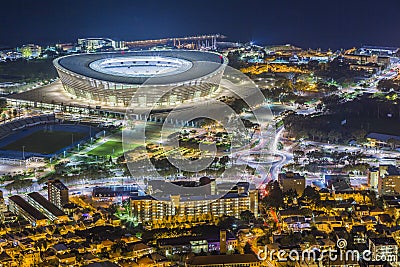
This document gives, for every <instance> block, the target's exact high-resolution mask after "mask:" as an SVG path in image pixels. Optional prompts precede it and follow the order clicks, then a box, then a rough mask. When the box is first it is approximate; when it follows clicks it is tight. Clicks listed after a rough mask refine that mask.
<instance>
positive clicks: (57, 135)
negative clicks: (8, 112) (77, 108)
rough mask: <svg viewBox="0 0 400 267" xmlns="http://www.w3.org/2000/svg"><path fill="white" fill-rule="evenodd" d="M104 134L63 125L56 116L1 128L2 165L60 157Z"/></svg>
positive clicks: (85, 128) (35, 117)
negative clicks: (33, 159)
mask: <svg viewBox="0 0 400 267" xmlns="http://www.w3.org/2000/svg"><path fill="white" fill-rule="evenodd" d="M100 130H101V129H100V128H98V127H91V126H88V125H83V124H71V123H68V122H64V123H61V122H60V121H59V120H58V119H56V117H55V115H54V114H43V115H39V116H32V117H26V118H21V119H16V120H13V121H11V122H8V123H4V124H2V126H1V127H0V159H1V160H0V161H1V162H3V161H4V160H5V159H19V160H25V159H29V158H31V157H38V158H52V157H56V156H58V155H60V154H63V153H66V152H68V151H70V150H71V149H73V148H74V147H76V146H77V145H78V144H82V143H84V142H86V141H87V140H88V139H90V138H91V137H94V136H96V134H97V133H98V132H99V131H100Z"/></svg>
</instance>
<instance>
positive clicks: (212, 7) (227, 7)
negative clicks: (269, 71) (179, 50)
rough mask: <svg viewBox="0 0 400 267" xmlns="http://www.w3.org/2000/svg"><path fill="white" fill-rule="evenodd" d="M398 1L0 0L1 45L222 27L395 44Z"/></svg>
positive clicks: (263, 37)
mask: <svg viewBox="0 0 400 267" xmlns="http://www.w3.org/2000/svg"><path fill="white" fill-rule="evenodd" d="M398 5H399V4H398V3H395V2H393V3H392V4H388V5H382V6H377V3H376V1H372V0H367V1H351V2H345V1H335V2H332V3H331V4H327V5H324V6H321V5H320V4H319V2H318V1H314V0H312V1H301V2H299V1H289V0H287V1H279V2H277V1H274V2H272V3H271V2H263V1H253V2H251V3H247V2H243V1H230V2H229V3H226V2H216V3H215V2H211V1H202V2H201V3H185V2H183V1H172V2H171V1H169V2H168V3H163V2H160V1H147V2H139V3H134V4H133V3H131V2H130V1H125V0H123V1H120V2H118V3H113V2H109V3H95V2H93V1H85V2H84V3H79V5H71V4H70V3H69V2H67V1H57V2H53V1H49V0H44V1H41V2H40V3H37V2H33V1H21V0H19V1H12V2H7V3H4V4H3V10H6V11H7V12H4V13H3V14H2V16H1V18H0V25H5V27H2V28H1V30H0V33H1V34H0V45H1V46H8V47H12V46H19V45H22V44H25V43H39V44H52V43H56V42H71V41H74V40H76V39H77V38H80V37H103V36H104V37H110V38H115V39H121V40H142V39H153V38H163V37H172V36H173V37H178V36H190V35H193V34H194V33H199V34H203V33H204V34H206V33H222V34H224V35H226V36H227V37H228V39H227V40H233V41H242V42H250V41H253V42H254V43H256V44H260V45H265V44H284V43H292V44H294V45H298V46H301V47H310V48H323V49H327V48H331V49H339V48H346V47H353V46H359V45H368V44H374V45H375V44H376V45H383V46H397V45H398V44H399V43H400V37H399V36H397V35H394V34H393V29H395V28H396V27H397V26H399V24H400V23H399V22H398V21H397V20H396V14H395V12H396V6H398Z"/></svg>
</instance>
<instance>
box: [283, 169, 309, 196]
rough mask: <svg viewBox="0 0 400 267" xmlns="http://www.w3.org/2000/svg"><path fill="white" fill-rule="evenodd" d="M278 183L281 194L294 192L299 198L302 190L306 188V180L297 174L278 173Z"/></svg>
mask: <svg viewBox="0 0 400 267" xmlns="http://www.w3.org/2000/svg"><path fill="white" fill-rule="evenodd" d="M278 181H279V184H280V185H281V187H282V191H283V192H286V191H289V190H294V191H296V192H297V194H299V195H300V196H301V195H302V194H303V192H304V188H306V179H305V178H304V176H302V175H300V174H299V173H294V172H286V173H280V174H279V176H278Z"/></svg>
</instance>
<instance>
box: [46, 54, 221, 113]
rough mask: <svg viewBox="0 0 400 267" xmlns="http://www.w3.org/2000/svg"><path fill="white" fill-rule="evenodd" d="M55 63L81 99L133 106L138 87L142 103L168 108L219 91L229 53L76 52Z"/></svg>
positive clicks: (65, 84) (66, 84)
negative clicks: (142, 91) (76, 53)
mask: <svg viewBox="0 0 400 267" xmlns="http://www.w3.org/2000/svg"><path fill="white" fill-rule="evenodd" d="M53 63H54V66H55V67H56V69H57V72H58V74H59V77H60V80H61V82H62V84H63V87H64V89H65V90H66V91H67V92H68V93H69V94H71V95H73V96H74V97H77V98H79V99H84V100H90V101H97V102H100V103H105V104H107V105H113V106H129V105H130V104H131V102H132V98H133V96H134V95H135V94H137V92H138V90H139V88H140V90H145V91H146V94H145V95H144V96H143V97H141V96H140V95H139V96H138V95H136V96H135V99H136V101H138V102H139V103H138V104H139V105H150V104H154V103H155V102H157V105H158V106H160V107H162V108H166V107H169V106H175V105H177V104H180V103H184V102H187V101H193V100H196V99H199V98H204V97H210V96H212V95H217V94H218V88H217V87H218V86H216V85H218V84H219V79H220V78H221V75H222V73H223V71H224V69H225V66H226V65H227V59H226V58H225V57H224V56H222V55H220V54H218V53H214V52H203V51H195V50H159V51H133V52H112V53H96V54H78V55H70V56H65V57H60V58H57V59H55V60H54V62H53ZM150 92H151V93H150ZM150 98H151V99H150Z"/></svg>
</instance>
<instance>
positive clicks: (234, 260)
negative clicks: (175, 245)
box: [186, 254, 261, 267]
mask: <svg viewBox="0 0 400 267" xmlns="http://www.w3.org/2000/svg"><path fill="white" fill-rule="evenodd" d="M186 266H188V267H202V266H213V267H237V266H241V267H257V266H261V262H260V260H259V259H258V258H257V257H256V256H255V255H253V254H233V255H210V256H194V257H192V258H191V259H189V260H188V261H187V265H186Z"/></svg>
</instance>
